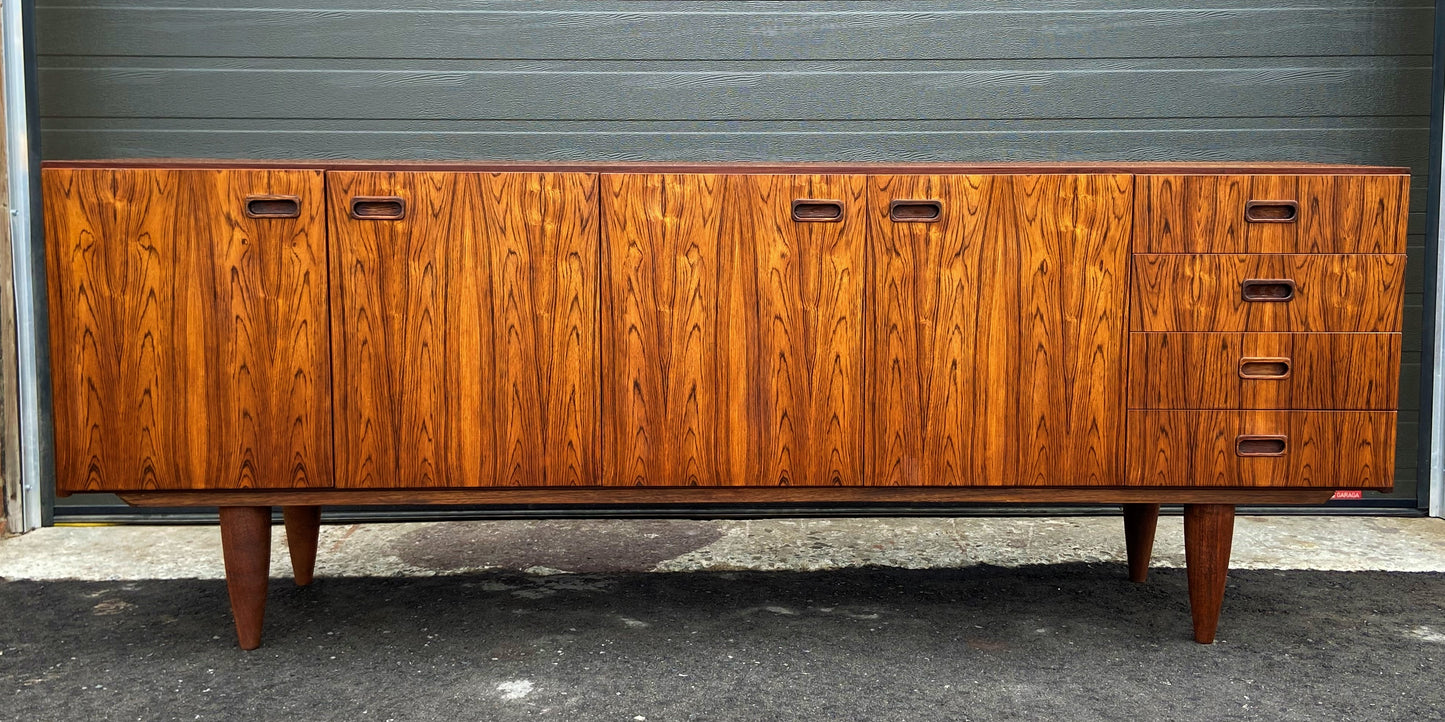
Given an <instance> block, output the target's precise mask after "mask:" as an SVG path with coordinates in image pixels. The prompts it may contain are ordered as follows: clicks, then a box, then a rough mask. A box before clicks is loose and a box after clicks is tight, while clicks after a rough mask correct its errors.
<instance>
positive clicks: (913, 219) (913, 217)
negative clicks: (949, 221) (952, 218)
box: [888, 200, 943, 223]
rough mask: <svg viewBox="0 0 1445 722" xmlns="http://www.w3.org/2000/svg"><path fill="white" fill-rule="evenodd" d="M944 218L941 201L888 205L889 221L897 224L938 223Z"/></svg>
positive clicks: (894, 202)
mask: <svg viewBox="0 0 1445 722" xmlns="http://www.w3.org/2000/svg"><path fill="white" fill-rule="evenodd" d="M942 218H943V203H941V202H939V201H931V200H930V201H906V200H898V201H893V202H892V203H889V204H888V219H889V220H891V221H893V222H895V223H937V222H938V221H939V220H941V219H942Z"/></svg>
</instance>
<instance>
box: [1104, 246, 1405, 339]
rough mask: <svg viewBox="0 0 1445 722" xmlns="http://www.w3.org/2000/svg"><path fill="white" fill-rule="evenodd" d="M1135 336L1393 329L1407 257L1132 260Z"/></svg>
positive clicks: (1171, 257) (1164, 256)
mask: <svg viewBox="0 0 1445 722" xmlns="http://www.w3.org/2000/svg"><path fill="white" fill-rule="evenodd" d="M1133 273H1134V283H1133V286H1132V289H1131V292H1132V301H1131V306H1132V314H1131V315H1132V318H1133V321H1132V328H1133V330H1135V331H1293V332H1301V333H1307V332H1359V333H1365V332H1395V331H1399V330H1400V322H1401V321H1400V316H1401V311H1402V304H1403V302H1404V291H1405V257H1404V256H1403V255H1252V256H1246V255H1175V254H1140V255H1136V256H1134V272H1133Z"/></svg>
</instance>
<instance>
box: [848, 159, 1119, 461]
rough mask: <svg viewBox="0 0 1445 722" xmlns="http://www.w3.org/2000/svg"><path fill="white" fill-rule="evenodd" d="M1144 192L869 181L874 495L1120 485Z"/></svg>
mask: <svg viewBox="0 0 1445 722" xmlns="http://www.w3.org/2000/svg"><path fill="white" fill-rule="evenodd" d="M1132 181H1133V179H1132V178H1131V177H1129V176H1098V175H1092V176H872V177H870V179H869V184H870V187H869V215H870V219H871V226H870V232H871V238H872V247H873V251H872V253H873V258H872V272H871V274H872V275H871V279H870V281H871V285H870V288H869V294H870V299H871V301H870V310H869V328H870V337H869V343H870V347H871V348H870V351H869V358H870V360H871V363H870V371H871V374H870V379H869V399H870V404H869V410H870V415H869V420H868V437H867V439H868V443H869V452H868V453H869V459H870V466H869V477H870V483H874V484H883V485H903V486H910V485H919V484H921V485H1001V484H1017V485H1021V486H1032V485H1044V486H1047V485H1090V484H1098V485H1109V484H1117V483H1119V480H1120V478H1121V470H1120V466H1119V459H1120V451H1121V449H1120V447H1119V443H1120V441H1121V439H1122V436H1123V409H1124V388H1123V383H1124V379H1123V360H1124V359H1123V356H1124V341H1125V338H1124V318H1123V309H1124V293H1125V283H1126V277H1127V274H1126V273H1125V269H1126V268H1127V264H1128V252H1127V244H1128V238H1129V233H1130V214H1131V209H1132V203H1133V199H1132V196H1131V193H1132V187H1133V186H1132ZM894 199H937V200H940V201H942V203H943V218H942V219H941V220H940V221H939V222H937V223H895V222H893V221H891V220H889V218H888V205H889V202H890V201H892V200H894Z"/></svg>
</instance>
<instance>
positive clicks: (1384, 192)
mask: <svg viewBox="0 0 1445 722" xmlns="http://www.w3.org/2000/svg"><path fill="white" fill-rule="evenodd" d="M1136 183H1137V192H1138V198H1139V200H1138V203H1137V204H1136V212H1137V214H1138V217H1137V218H1136V220H1135V233H1134V250H1135V252H1137V253H1404V252H1405V222H1406V215H1407V212H1408V210H1409V186H1410V178H1409V176H1405V175H1300V176H1293V175H1145V176H1139V178H1138V180H1137V181H1136Z"/></svg>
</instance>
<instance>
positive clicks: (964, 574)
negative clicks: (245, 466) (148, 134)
mask: <svg viewBox="0 0 1445 722" xmlns="http://www.w3.org/2000/svg"><path fill="white" fill-rule="evenodd" d="M1120 526H1121V522H1120V521H1119V520H1118V519H1117V518H1112V517H1074V518H989V519H977V518H969V519H958V520H951V519H856V520H816V521H814V520H810V521H786V520H778V521H754V522H700V521H545V522H540V521H525V522H524V521H505V522H470V523H464V522H446V523H436V524H371V525H362V526H354V525H346V526H328V527H325V528H324V530H323V540H322V545H321V554H320V559H319V564H318V573H319V574H318V579H317V581H316V583H315V584H313V585H312V586H310V587H305V588H300V587H296V586H295V585H293V584H290V583H289V582H287V581H285V580H282V579H277V580H274V581H273V582H272V584H271V591H270V594H269V597H268V614H267V619H266V632H265V640H264V644H263V646H262V647H261V649H259V650H257V651H255V652H241V651H239V650H238V649H237V648H236V646H235V640H234V636H233V634H232V630H231V626H230V619H229V614H228V609H227V604H226V589H225V584H224V583H223V582H222V581H220V579H219V577H220V575H221V557H220V550H219V544H218V536H219V535H218V534H217V532H216V529H215V528H213V527H170V528H165V527H71V528H55V529H46V530H42V531H39V532H36V533H33V534H30V535H26V536H24V537H19V538H12V539H6V540H4V541H0V577H3V581H0V610H4V616H3V620H4V623H3V624H0V691H4V692H5V695H4V696H3V697H0V718H4V719H17V720H20V719H23V720H27V721H31V720H39V721H41V722H46V721H49V720H57V721H59V720H64V721H70V720H145V721H147V722H150V721H152V720H247V721H248V722H255V721H256V720H286V721H287V722H290V721H291V720H298V719H299V720H308V722H312V721H329V720H338V721H341V720H344V721H346V722H355V721H360V720H393V721H395V722H403V721H405V722H412V721H417V722H429V721H431V720H444V721H445V722H464V721H469V720H486V721H488V722H491V721H493V720H497V721H502V722H505V721H510V720H529V719H559V720H567V721H568V722H573V721H577V722H591V721H594V720H596V721H597V722H603V721H612V720H622V721H628V720H630V721H632V722H639V721H641V722H648V721H650V722H658V721H659V720H726V721H728V722H738V721H752V720H757V721H758V722H774V721H775V720H788V722H812V721H814V720H816V721H818V722H825V721H826V722H835V721H837V720H850V721H851V720H900V721H901V720H907V721H908V722H913V721H915V720H980V721H982V720H1038V719H1068V720H1071V721H1072V720H1079V721H1087V720H1131V721H1135V720H1200V719H1209V720H1213V719H1229V720H1236V719H1237V720H1268V721H1270V722H1274V721H1276V720H1299V721H1313V720H1351V721H1353V720H1401V721H1402V722H1403V721H1406V720H1408V721H1410V722H1416V721H1418V720H1427V719H1440V710H1442V709H1445V685H1441V684H1440V683H1439V670H1440V669H1441V666H1442V665H1445V573H1442V570H1445V522H1441V521H1439V520H1430V519H1388V518H1348V517H1242V518H1240V519H1239V520H1238V524H1237V531H1236V536H1235V554H1234V568H1233V571H1231V573H1230V581H1229V588H1228V590H1227V592H1226V596H1225V604H1224V615H1223V619H1222V621H1221V624H1220V632H1219V637H1218V641H1217V642H1216V643H1215V644H1214V645H1211V646H1204V645H1197V644H1194V643H1193V642H1192V641H1191V640H1190V624H1189V611H1188V595H1187V589H1186V584H1185V578H1184V574H1183V572H1182V570H1180V569H1178V568H1177V567H1178V566H1179V565H1180V564H1181V563H1182V561H1183V558H1182V557H1183V555H1182V549H1181V537H1182V529H1181V528H1180V526H1181V525H1180V519H1179V518H1178V517H1165V518H1163V519H1161V522H1160V530H1159V537H1158V543H1157V551H1156V570H1155V571H1154V573H1153V574H1152V575H1151V577H1150V580H1149V582H1148V583H1147V584H1130V583H1129V582H1128V581H1126V574H1125V570H1124V567H1123V565H1122V563H1120V560H1121V559H1122V557H1123V538H1122V537H1123V535H1122V532H1121V529H1120ZM276 531H277V533H276V534H275V541H276V549H275V550H274V554H273V566H272V572H273V575H275V576H284V575H286V574H287V573H289V569H288V568H287V562H286V556H285V554H284V553H283V552H284V547H283V546H282V536H283V535H282V534H281V533H280V529H279V528H278V529H277V530H276Z"/></svg>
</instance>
